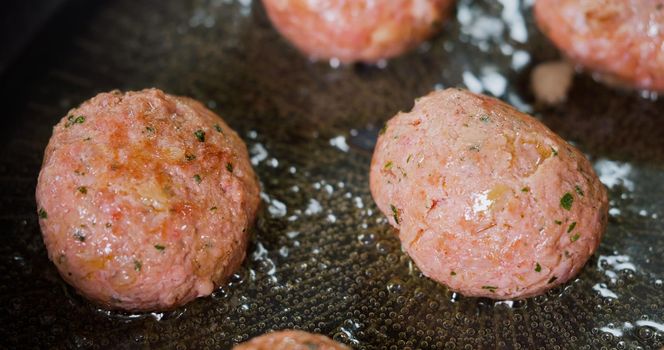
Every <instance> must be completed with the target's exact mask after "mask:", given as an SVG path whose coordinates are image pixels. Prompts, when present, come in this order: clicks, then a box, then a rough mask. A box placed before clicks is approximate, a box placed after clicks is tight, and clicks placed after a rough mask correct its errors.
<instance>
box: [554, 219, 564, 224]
mask: <svg viewBox="0 0 664 350" xmlns="http://www.w3.org/2000/svg"><path fill="white" fill-rule="evenodd" d="M553 222H554V223H555V224H556V225H562V224H563V222H562V221H560V220H554V221H553Z"/></svg>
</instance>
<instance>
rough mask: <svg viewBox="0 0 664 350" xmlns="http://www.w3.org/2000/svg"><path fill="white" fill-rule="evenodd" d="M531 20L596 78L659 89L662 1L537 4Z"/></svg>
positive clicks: (546, 0)
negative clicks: (594, 74) (595, 73)
mask: <svg viewBox="0 0 664 350" xmlns="http://www.w3.org/2000/svg"><path fill="white" fill-rule="evenodd" d="M535 17H536V19H537V23H538V25H539V27H540V28H541V29H542V31H543V32H544V33H545V34H546V35H547V36H548V37H549V38H550V39H551V40H552V41H553V43H554V44H555V45H556V46H558V47H559V48H560V49H561V50H562V51H563V53H564V54H566V55H567V56H569V58H571V59H572V60H573V61H575V62H577V63H579V64H581V65H582V66H584V67H586V68H587V69H589V70H592V71H595V72H598V73H599V75H598V76H599V77H600V78H603V79H605V80H608V81H610V82H614V83H616V82H617V83H619V84H621V85H629V86H633V87H636V88H640V89H647V90H659V91H662V90H664V0H538V1H536V2H535Z"/></svg>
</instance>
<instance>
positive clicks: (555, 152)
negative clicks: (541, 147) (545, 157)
mask: <svg viewBox="0 0 664 350" xmlns="http://www.w3.org/2000/svg"><path fill="white" fill-rule="evenodd" d="M551 152H552V153H553V156H554V157H557V156H558V151H556V149H555V148H553V147H551Z"/></svg>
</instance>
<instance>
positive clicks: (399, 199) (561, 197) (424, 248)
mask: <svg viewBox="0 0 664 350" xmlns="http://www.w3.org/2000/svg"><path fill="white" fill-rule="evenodd" d="M370 182H371V193H372V195H373V197H374V199H375V201H376V203H377V205H378V207H379V208H380V209H381V211H382V212H383V213H385V215H386V216H387V218H388V220H389V222H390V224H392V225H393V226H394V227H396V228H398V229H400V232H399V238H400V240H401V244H402V246H403V248H404V250H405V251H406V252H407V253H408V254H409V255H410V256H411V258H412V259H413V260H414V261H415V263H416V264H417V266H418V267H419V268H420V269H421V270H422V272H423V273H424V274H425V275H426V276H428V277H430V278H432V279H434V280H436V281H438V282H440V283H443V284H445V285H447V286H448V287H449V288H450V289H451V290H453V291H457V292H460V293H462V294H464V295H467V296H482V297H489V298H496V299H508V298H525V297H529V296H533V295H537V294H541V293H543V292H544V291H546V290H547V289H549V288H552V287H554V286H557V285H559V284H561V283H564V282H565V281H567V280H569V279H570V278H571V277H573V276H574V275H576V274H577V273H578V272H579V270H580V269H581V267H582V266H583V265H584V264H585V263H586V261H587V260H588V258H589V257H590V256H591V255H592V254H593V252H594V251H595V250H596V248H597V246H598V245H599V242H600V238H601V236H602V233H603V232H604V228H605V226H606V220H607V210H608V205H607V193H606V189H605V187H604V186H603V185H602V184H601V183H600V181H599V179H598V178H597V175H596V174H595V173H594V171H593V169H592V166H591V164H590V162H589V161H588V160H587V159H586V158H585V157H584V156H583V154H582V153H581V152H579V151H578V150H577V149H576V148H574V147H572V146H571V145H569V144H568V143H567V142H565V141H564V140H562V139H561V138H560V137H559V136H557V135H556V134H554V133H553V132H552V131H551V130H549V129H548V128H546V127H545V126H544V125H543V124H541V123H540V122H539V121H537V120H536V119H534V118H532V117H530V116H528V115H525V114H523V113H520V112H519V111H517V110H516V109H514V108H513V107H511V106H509V105H507V104H505V103H503V102H501V101H499V100H497V99H494V98H490V97H486V96H482V95H476V94H473V93H470V92H468V91H465V90H459V89H448V90H444V91H436V92H432V93H431V94H429V95H428V96H426V97H423V98H421V99H419V100H418V101H417V102H416V103H415V107H414V108H413V110H412V111H411V112H409V113H399V114H397V115H396V116H395V117H394V118H392V119H391V120H390V121H389V122H388V123H387V125H386V127H385V129H384V130H383V131H382V132H381V135H380V136H379V137H378V142H377V145H376V149H375V151H374V155H373V159H372V161H371V173H370Z"/></svg>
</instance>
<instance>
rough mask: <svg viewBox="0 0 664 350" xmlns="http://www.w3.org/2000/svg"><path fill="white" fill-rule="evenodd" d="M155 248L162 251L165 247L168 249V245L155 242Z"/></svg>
mask: <svg viewBox="0 0 664 350" xmlns="http://www.w3.org/2000/svg"><path fill="white" fill-rule="evenodd" d="M154 249H156V250H158V251H160V252H163V251H164V249H166V247H164V246H163V245H161V244H155V245H154Z"/></svg>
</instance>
